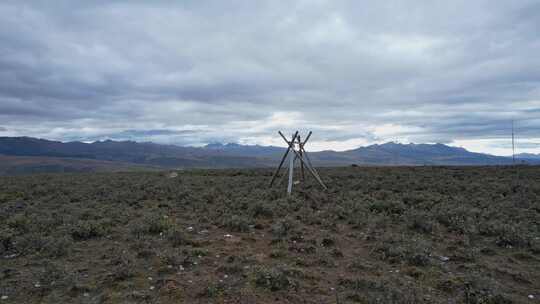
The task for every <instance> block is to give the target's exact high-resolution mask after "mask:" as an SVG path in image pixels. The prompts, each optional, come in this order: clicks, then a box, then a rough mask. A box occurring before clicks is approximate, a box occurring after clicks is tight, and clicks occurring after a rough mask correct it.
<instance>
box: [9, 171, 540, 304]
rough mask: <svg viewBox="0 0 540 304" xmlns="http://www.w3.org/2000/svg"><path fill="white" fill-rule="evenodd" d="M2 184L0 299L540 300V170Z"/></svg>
mask: <svg viewBox="0 0 540 304" xmlns="http://www.w3.org/2000/svg"><path fill="white" fill-rule="evenodd" d="M320 174H321V176H322V178H323V179H324V181H325V182H326V183H327V184H328V187H329V190H328V191H323V190H322V189H320V188H319V187H318V186H317V185H316V184H314V182H313V181H312V180H311V179H308V180H307V181H306V182H305V183H301V184H300V185H298V186H297V187H296V188H295V189H294V193H293V195H291V196H290V197H288V196H287V195H286V193H285V185H283V184H281V185H277V186H274V188H272V189H269V188H268V183H269V181H270V177H271V175H272V172H271V171H270V170H263V169H261V170H194V171H178V174H177V176H174V175H170V173H169V172H140V173H100V174H53V175H29V176H19V177H2V178H0V297H1V300H0V303H246V304H247V303H540V301H539V299H540V167H525V166H524V167H515V168H514V167H395V168H374V167H370V168H365V167H350V168H330V169H321V170H320Z"/></svg>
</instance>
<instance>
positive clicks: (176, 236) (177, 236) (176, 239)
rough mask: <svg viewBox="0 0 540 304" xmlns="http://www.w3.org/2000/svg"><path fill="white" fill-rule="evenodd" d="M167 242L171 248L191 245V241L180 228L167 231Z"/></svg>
mask: <svg viewBox="0 0 540 304" xmlns="http://www.w3.org/2000/svg"><path fill="white" fill-rule="evenodd" d="M167 240H168V241H169V242H170V243H171V244H172V246H173V247H179V246H186V245H192V244H193V241H192V240H191V239H190V238H189V237H188V236H187V235H186V233H185V232H184V230H183V229H181V228H180V227H176V226H175V227H173V228H172V229H170V230H169V231H167Z"/></svg>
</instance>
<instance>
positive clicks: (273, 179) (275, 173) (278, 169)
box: [270, 131, 298, 187]
mask: <svg viewBox="0 0 540 304" xmlns="http://www.w3.org/2000/svg"><path fill="white" fill-rule="evenodd" d="M278 133H279V135H281V137H283V139H285V142H286V143H287V144H288V145H289V147H288V148H287V151H285V154H284V155H283V157H282V158H281V162H280V163H279V166H278V168H277V170H276V172H274V176H272V180H271V181H270V187H272V185H273V184H274V181H275V179H276V177H277V175H278V174H279V171H280V170H281V166H283V162H284V161H285V159H286V158H287V155H288V154H289V151H290V150H291V143H292V142H294V139H295V138H296V136H297V135H298V131H296V133H294V135H293V138H292V140H291V142H289V141H288V140H287V139H286V138H285V136H283V134H282V133H281V131H279V132H278Z"/></svg>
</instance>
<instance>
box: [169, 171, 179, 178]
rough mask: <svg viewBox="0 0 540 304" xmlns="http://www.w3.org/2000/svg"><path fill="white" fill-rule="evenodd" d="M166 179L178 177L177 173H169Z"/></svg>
mask: <svg viewBox="0 0 540 304" xmlns="http://www.w3.org/2000/svg"><path fill="white" fill-rule="evenodd" d="M167 177H168V178H175V177H178V173H176V172H171V173H169V175H168V176H167Z"/></svg>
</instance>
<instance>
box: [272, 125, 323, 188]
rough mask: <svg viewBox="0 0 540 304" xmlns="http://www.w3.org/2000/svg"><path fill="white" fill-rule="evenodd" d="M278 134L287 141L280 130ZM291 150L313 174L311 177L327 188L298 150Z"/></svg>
mask: <svg viewBox="0 0 540 304" xmlns="http://www.w3.org/2000/svg"><path fill="white" fill-rule="evenodd" d="M279 135H281V137H283V139H284V140H285V141H287V139H286V138H285V136H283V134H281V132H279ZM291 151H292V152H293V153H294V154H296V156H298V159H300V161H301V162H302V163H303V164H304V165H305V166H306V168H308V171H309V173H311V175H313V177H314V178H315V179H316V180H317V181H318V182H319V184H321V186H322V187H323V188H324V189H325V190H326V189H328V188H327V187H326V185H325V184H324V183H323V182H322V180H321V179H320V177H319V176H318V175H317V173H315V172H313V168H311V166H309V165H307V164H306V162H305V161H304V159H303V158H302V157H300V154H299V153H298V151H296V150H295V149H291Z"/></svg>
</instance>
